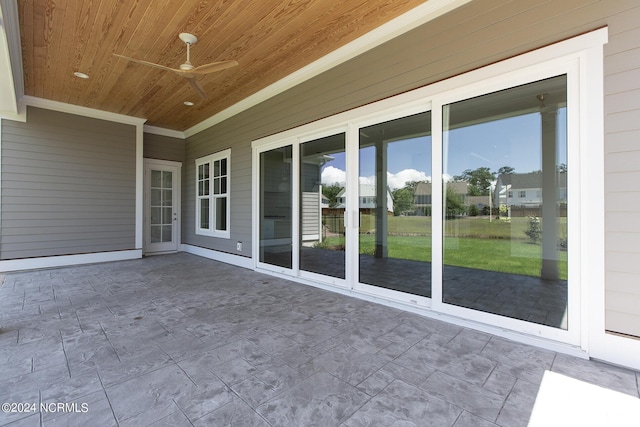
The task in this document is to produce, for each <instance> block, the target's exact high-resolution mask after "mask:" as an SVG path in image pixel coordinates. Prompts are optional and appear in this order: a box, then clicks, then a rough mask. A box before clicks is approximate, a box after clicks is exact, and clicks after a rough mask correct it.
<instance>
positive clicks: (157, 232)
mask: <svg viewBox="0 0 640 427" xmlns="http://www.w3.org/2000/svg"><path fill="white" fill-rule="evenodd" d="M161 241H162V226H161V225H152V226H151V243H158V242H161Z"/></svg>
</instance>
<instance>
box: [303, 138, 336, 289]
mask: <svg viewBox="0 0 640 427" xmlns="http://www.w3.org/2000/svg"><path fill="white" fill-rule="evenodd" d="M299 164H300V192H299V193H300V194H299V200H300V209H299V210H298V212H299V218H300V227H299V230H300V232H299V234H300V239H299V240H300V244H299V247H300V251H299V254H298V256H299V260H300V270H301V271H306V272H310V273H315V274H321V275H325V276H329V277H335V278H338V279H344V278H345V253H346V249H347V248H346V239H345V233H346V229H345V224H344V218H345V210H346V199H347V182H346V156H345V134H344V133H339V134H336V135H331V136H327V137H324V138H318V139H314V140H312V141H308V142H304V143H302V144H300V163H299Z"/></svg>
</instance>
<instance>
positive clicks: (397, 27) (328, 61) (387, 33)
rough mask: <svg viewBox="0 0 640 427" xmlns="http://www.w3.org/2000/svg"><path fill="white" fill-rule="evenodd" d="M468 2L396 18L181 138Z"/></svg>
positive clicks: (443, 2) (432, 5) (439, 2)
mask: <svg viewBox="0 0 640 427" xmlns="http://www.w3.org/2000/svg"><path fill="white" fill-rule="evenodd" d="M470 1H471V0H429V1H428V2H425V3H423V4H421V5H420V6H417V7H415V8H413V9H411V10H410V11H408V12H406V13H404V14H402V15H400V16H398V17H397V18H395V19H392V20H391V21H389V22H387V23H386V24H383V25H381V26H380V27H378V28H376V29H375V30H372V31H370V32H368V33H367V34H365V35H363V36H361V37H359V38H357V39H356V40H354V41H352V42H351V43H348V44H346V45H344V46H343V47H341V48H339V49H336V50H334V51H333V52H331V53H329V54H327V55H325V56H323V57H322V58H320V59H318V60H317V61H315V62H312V63H311V64H309V65H307V66H306V67H303V68H301V69H299V70H298V71H295V72H293V73H291V74H289V75H288V76H286V77H285V78H283V79H281V80H278V81H277V82H275V83H273V84H271V85H270V86H267V87H266V88H264V89H262V90H260V91H258V92H256V93H254V94H253V95H251V96H249V97H247V98H245V99H243V100H242V101H240V102H238V103H236V104H234V105H232V106H231V107H229V108H227V109H225V110H223V111H221V112H219V113H217V114H215V115H213V116H211V117H209V118H208V119H206V120H204V121H202V122H200V123H198V124H196V125H194V126H192V127H190V128H189V129H187V130H185V131H184V135H185V136H186V137H187V138H188V137H190V136H193V135H195V134H197V133H199V132H202V131H203V130H205V129H208V128H210V127H212V126H214V125H216V124H218V123H221V122H223V121H224V120H226V119H228V118H230V117H233V116H235V115H236V114H239V113H241V112H242V111H244V110H247V109H249V108H251V107H253V106H255V105H257V104H259V103H261V102H264V101H266V100H267V99H269V98H273V97H274V96H276V95H278V94H280V93H282V92H284V91H286V90H288V89H291V88H292V87H294V86H296V85H299V84H300V83H303V82H305V81H307V80H310V79H311V78H313V77H315V76H317V75H319V74H321V73H323V72H325V71H327V70H329V69H331V68H333V67H335V66H337V65H340V64H342V63H344V62H346V61H348V60H350V59H352V58H355V57H356V56H358V55H360V54H362V53H364V52H366V51H368V50H371V49H373V48H374V47H376V46H379V45H381V44H383V43H385V42H387V41H389V40H391V39H393V38H395V37H398V36H399V35H401V34H404V33H407V32H409V31H411V30H413V29H414V28H416V27H419V26H420V25H422V24H426V23H427V22H429V21H432V20H434V19H436V18H438V17H440V16H442V15H444V14H446V13H448V12H450V11H452V10H454V9H457V8H459V7H461V6H464V5H465V4H467V3H469V2H470Z"/></svg>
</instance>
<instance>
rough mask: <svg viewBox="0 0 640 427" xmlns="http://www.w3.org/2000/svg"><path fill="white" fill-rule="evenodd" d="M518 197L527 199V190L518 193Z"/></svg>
mask: <svg viewBox="0 0 640 427" xmlns="http://www.w3.org/2000/svg"><path fill="white" fill-rule="evenodd" d="M518 197H520V198H521V199H524V198H525V197H527V191H526V190H520V191H518Z"/></svg>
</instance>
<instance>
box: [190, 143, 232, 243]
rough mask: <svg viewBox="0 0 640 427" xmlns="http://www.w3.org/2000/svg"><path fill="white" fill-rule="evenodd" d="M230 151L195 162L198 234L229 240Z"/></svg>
mask: <svg viewBox="0 0 640 427" xmlns="http://www.w3.org/2000/svg"><path fill="white" fill-rule="evenodd" d="M230 163H231V150H230V149H228V150H224V151H221V152H219V153H216V154H212V155H210V156H206V157H201V158H199V159H197V160H196V191H197V195H196V234H201V235H204V236H213V237H222V238H226V239H228V238H229V237H230V233H229V207H230V203H229V184H230V183H229V175H230V168H229V165H230Z"/></svg>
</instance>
